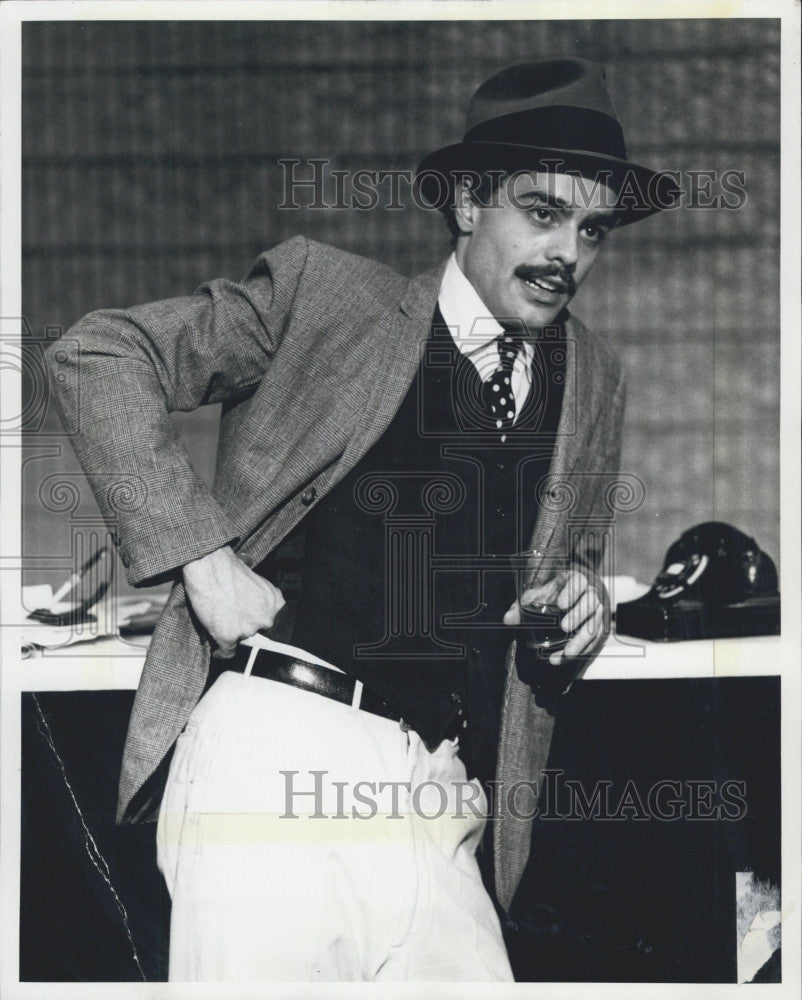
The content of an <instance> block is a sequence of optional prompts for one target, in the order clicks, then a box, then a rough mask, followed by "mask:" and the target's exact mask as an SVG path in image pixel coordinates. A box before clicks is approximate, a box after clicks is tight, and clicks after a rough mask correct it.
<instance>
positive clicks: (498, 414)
mask: <svg viewBox="0 0 802 1000" xmlns="http://www.w3.org/2000/svg"><path fill="white" fill-rule="evenodd" d="M496 347H498V353H499V363H498V367H497V368H496V370H495V371H494V372H493V374H492V375H491V376H490V378H489V379H488V380H487V381H486V382H485V383H484V398H485V405H486V406H487V409H488V411H489V413H490V415H491V417H492V418H493V420H494V422H495V425H496V429H497V430H498V431H499V432H500V434H501V441H502V443H503V442H505V441H506V440H507V433H506V432H507V431H508V430H509V429H510V428H511V427H512V425H513V421H514V420H515V397H514V396H513V394H512V369H513V365H514V364H515V359H516V357H517V356H518V352H519V351H520V350H521V348H522V347H523V341H522V340H521V338H520V337H519V336H516V335H515V334H512V333H503V334H501V335H500V336H498V337H496Z"/></svg>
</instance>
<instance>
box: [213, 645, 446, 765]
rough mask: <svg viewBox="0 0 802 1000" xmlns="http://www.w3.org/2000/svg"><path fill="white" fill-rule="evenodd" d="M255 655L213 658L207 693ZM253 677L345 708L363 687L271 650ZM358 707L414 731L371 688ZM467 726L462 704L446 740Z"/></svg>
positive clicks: (261, 652)
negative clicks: (317, 695)
mask: <svg viewBox="0 0 802 1000" xmlns="http://www.w3.org/2000/svg"><path fill="white" fill-rule="evenodd" d="M251 653H252V648H251V647H250V646H237V651H236V653H235V654H234V656H232V657H229V658H226V659H222V658H215V657H213V658H212V660H211V663H210V665H209V677H208V679H207V681H206V690H207V691H208V689H209V688H210V687H211V686H212V684H213V683H214V682H215V681H216V680H217V678H218V677H219V676H220V674H222V673H224V672H225V671H226V670H239V671H244V670H245V668H246V666H247V664H248V660H249V659H250V656H251ZM251 674H252V675H253V676H254V677H263V678H265V679H267V680H271V681H278V682H279V683H281V684H289V685H290V686H291V687H296V688H300V689H301V690H302V691H311V692H312V693H314V694H319V695H322V696H323V697H324V698H331V699H333V700H334V701H339V702H341V703H342V704H343V705H354V694H355V692H356V686H357V684H358V683H359V682H358V681H357V680H355V679H354V678H353V677H351V676H350V674H344V673H340V672H339V671H337V670H330V669H329V668H328V667H321V666H318V665H317V664H314V663H307V662H306V661H305V660H296V659H294V658H293V657H291V656H286V655H285V654H284V653H276V652H274V651H273V650H271V649H257V651H256V658H255V660H254V662H253V666H252V667H251ZM354 707H356V708H359V709H361V710H362V711H363V712H370V713H371V714H372V715H378V716H381V718H383V719H390V720H391V721H392V722H398V723H400V725H401V727H402V728H404V729H409V728H412V727H411V726H409V725H407V723H406V722H405V721H404V719H403V717H402V716H401V714H400V712H398V711H397V710H396V709H395V708H393V706H392V705H391V704H390V703H389V702H388V701H387V700H386V699H384V698H382V696H381V695H380V694H378V693H377V692H376V691H374V690H373V689H372V688H369V687H368V686H367V685H363V686H362V691H361V694H360V695H359V698H358V701H357V704H356V705H354ZM464 726H465V721H464V712H463V708H462V703H461V702H460V703H459V704H458V705H457V706H456V710H455V714H454V719H453V720H452V723H451V725H449V727H448V730H447V732H446V733H444V734H443V737H442V738H443V739H453V738H454V737H455V736H457V735H458V733H459V732H461V731H462V729H463V728H464ZM427 745H428V744H427Z"/></svg>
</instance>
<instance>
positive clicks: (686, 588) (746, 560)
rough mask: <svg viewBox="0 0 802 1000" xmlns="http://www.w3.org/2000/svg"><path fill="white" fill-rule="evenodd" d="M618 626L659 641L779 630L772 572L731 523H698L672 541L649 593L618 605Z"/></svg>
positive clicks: (756, 548) (754, 544)
mask: <svg viewBox="0 0 802 1000" xmlns="http://www.w3.org/2000/svg"><path fill="white" fill-rule="evenodd" d="M616 631H617V632H619V633H620V634H622V635H631V636H635V637H637V638H640V639H661V640H676V639H721V638H727V637H731V636H746V635H778V634H779V632H780V594H779V591H778V589H777V569H776V567H775V565H774V562H773V561H772V559H771V558H770V557H769V556H768V555H766V553H765V552H763V551H762V550H761V548H760V546H759V545H758V544H757V542H756V541H755V540H754V538H750V537H749V536H748V535H745V534H744V533H743V532H742V531H739V530H738V529H737V528H734V527H733V526H732V525H731V524H724V523H723V522H721V521H706V522H705V523H704V524H697V525H696V526H695V527H693V528H690V529H689V530H688V531H686V532H685V533H684V534H683V535H681V536H680V537H679V539H677V541H676V542H674V543H673V545H671V546H670V548H669V549H668V552H667V553H666V557H665V561H664V563H663V568H662V570H661V571H660V573H659V574H658V576H657V578H656V579H655V581H654V583H653V584H652V587H651V589H650V590H649V592H648V593H647V594H644V596H643V597H641V598H639V599H638V600H637V601H627V602H625V603H623V604H619V605H618V607H617V608H616Z"/></svg>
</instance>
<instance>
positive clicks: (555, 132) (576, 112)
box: [463, 105, 627, 160]
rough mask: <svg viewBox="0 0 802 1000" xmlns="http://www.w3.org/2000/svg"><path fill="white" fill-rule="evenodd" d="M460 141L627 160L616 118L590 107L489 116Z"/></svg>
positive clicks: (622, 134) (533, 110)
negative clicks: (543, 147) (588, 154)
mask: <svg viewBox="0 0 802 1000" xmlns="http://www.w3.org/2000/svg"><path fill="white" fill-rule="evenodd" d="M463 142H503V143H511V144H513V145H516V146H533V147H538V146H540V147H542V146H546V147H549V148H551V149H573V150H577V151H578V150H582V151H584V152H588V153H598V154H601V155H602V156H612V157H615V158H616V159H619V160H626V158H627V153H626V148H625V146H624V133H623V131H622V129H621V126H620V125H619V123H618V122H617V121H616V119H615V118H613V117H611V116H610V115H606V114H604V113H603V112H602V111H593V110H592V109H591V108H578V107H574V106H572V105H566V106H560V105H554V106H551V107H548V108H530V109H528V110H526V111H515V112H512V113H511V114H508V115H501V116H500V117H499V118H489V119H487V121H483V122H479V124H478V125H474V126H473V128H470V129H468V131H467V132H466V133H465V136H464V138H463Z"/></svg>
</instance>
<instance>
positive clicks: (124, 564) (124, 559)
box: [119, 549, 131, 569]
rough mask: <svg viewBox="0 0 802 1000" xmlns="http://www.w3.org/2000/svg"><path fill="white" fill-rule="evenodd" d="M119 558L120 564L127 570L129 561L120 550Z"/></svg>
mask: <svg viewBox="0 0 802 1000" xmlns="http://www.w3.org/2000/svg"><path fill="white" fill-rule="evenodd" d="M119 556H120V562H121V563H122V564H123V566H125V568H126V569H128V567H129V566H130V565H131V560H130V559H129V558H128V556H127V555H126V554H125V552H124V551H123V550H122V549H120V551H119Z"/></svg>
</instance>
